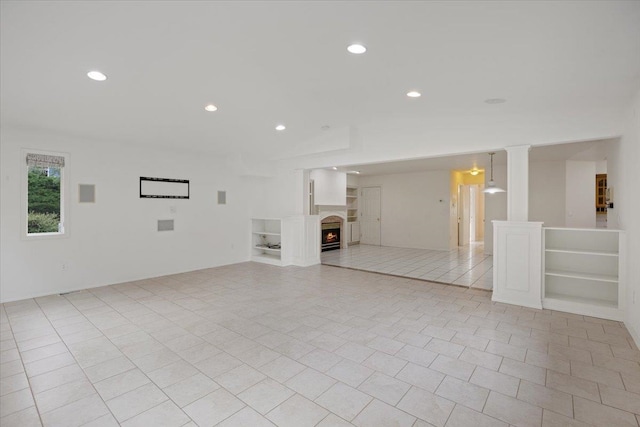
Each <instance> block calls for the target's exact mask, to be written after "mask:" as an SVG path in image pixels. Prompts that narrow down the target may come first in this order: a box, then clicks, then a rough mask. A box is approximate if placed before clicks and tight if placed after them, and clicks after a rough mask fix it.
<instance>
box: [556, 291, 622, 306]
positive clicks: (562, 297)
mask: <svg viewBox="0 0 640 427" xmlns="http://www.w3.org/2000/svg"><path fill="white" fill-rule="evenodd" d="M545 300H549V301H551V300H555V301H568V302H575V303H578V304H589V305H597V306H600V307H609V308H617V304H616V303H615V302H614V301H609V300H604V299H599V298H586V297H580V296H575V295H563V294H553V293H551V294H546V295H545Z"/></svg>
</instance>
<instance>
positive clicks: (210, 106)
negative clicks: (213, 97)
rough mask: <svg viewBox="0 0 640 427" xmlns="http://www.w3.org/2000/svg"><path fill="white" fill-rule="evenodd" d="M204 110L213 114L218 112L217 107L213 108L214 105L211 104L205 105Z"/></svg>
mask: <svg viewBox="0 0 640 427" xmlns="http://www.w3.org/2000/svg"><path fill="white" fill-rule="evenodd" d="M204 109H205V110H207V111H212V112H213V111H218V107H216V106H215V105H213V104H207V105H206V106H205V107H204Z"/></svg>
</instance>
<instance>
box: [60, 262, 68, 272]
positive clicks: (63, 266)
mask: <svg viewBox="0 0 640 427" xmlns="http://www.w3.org/2000/svg"><path fill="white" fill-rule="evenodd" d="M60 267H61V268H62V271H67V269H68V268H69V266H68V265H67V263H66V262H63V263H62V265H61V266H60Z"/></svg>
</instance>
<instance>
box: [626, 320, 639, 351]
mask: <svg viewBox="0 0 640 427" xmlns="http://www.w3.org/2000/svg"><path fill="white" fill-rule="evenodd" d="M624 326H625V327H626V328H627V331H629V334H630V335H631V339H633V342H635V344H636V347H638V348H640V333H638V332H640V331H637V330H636V329H635V328H634V327H633V326H631V325H629V324H627V323H626V322H625V324H624Z"/></svg>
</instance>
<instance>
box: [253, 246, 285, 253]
mask: <svg viewBox="0 0 640 427" xmlns="http://www.w3.org/2000/svg"><path fill="white" fill-rule="evenodd" d="M254 248H255V249H258V250H261V251H265V252H271V253H280V251H281V250H282V249H277V248H269V247H267V246H259V245H258V246H254Z"/></svg>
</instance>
